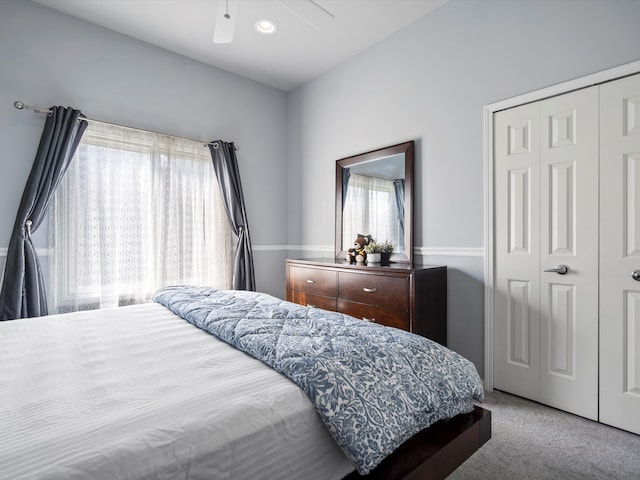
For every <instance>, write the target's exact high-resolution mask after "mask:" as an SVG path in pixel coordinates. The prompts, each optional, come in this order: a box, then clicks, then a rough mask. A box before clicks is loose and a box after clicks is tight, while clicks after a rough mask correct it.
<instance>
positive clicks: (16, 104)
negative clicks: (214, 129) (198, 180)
mask: <svg viewBox="0 0 640 480" xmlns="http://www.w3.org/2000/svg"><path fill="white" fill-rule="evenodd" d="M13 106H14V107H16V108H17V109H18V110H33V111H34V112H35V113H40V114H42V115H47V116H49V115H50V114H51V110H49V109H48V108H38V107H32V106H31V105H27V104H26V103H23V102H21V101H19V100H16V101H15V102H13ZM82 120H86V121H87V122H94V123H101V124H103V125H113V126H116V127H122V128H128V129H130V130H137V131H138V132H145V133H155V134H156V135H164V136H165V137H171V138H179V139H182V140H191V141H192V142H197V143H203V144H205V145H211V146H213V148H215V149H217V148H219V147H220V145H219V144H218V142H205V141H203V140H195V139H193V138H187V137H179V136H177V135H169V134H167V133H162V132H153V131H151V130H145V129H142V128H136V127H129V126H127V125H119V124H117V123H111V122H105V121H102V120H96V119H93V118H88V117H82ZM234 148H235V150H236V152H237V151H238V150H240V147H239V146H238V145H234Z"/></svg>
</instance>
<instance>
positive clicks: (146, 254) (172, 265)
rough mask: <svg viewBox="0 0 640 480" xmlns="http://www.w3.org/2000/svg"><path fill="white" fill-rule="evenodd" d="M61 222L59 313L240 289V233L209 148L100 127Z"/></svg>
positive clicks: (58, 202) (61, 193)
mask: <svg viewBox="0 0 640 480" xmlns="http://www.w3.org/2000/svg"><path fill="white" fill-rule="evenodd" d="M51 216H52V218H50V222H49V225H50V228H51V232H50V244H51V248H52V250H53V255H52V256H51V259H52V261H51V264H50V277H51V282H50V283H51V285H50V287H49V303H50V304H51V305H50V308H51V311H52V312H58V313H60V312H65V311H73V310H83V309H94V308H105V307H112V306H121V305H128V304H134V303H143V302H148V301H150V299H151V296H152V295H153V293H154V292H155V290H157V289H158V288H160V287H162V286H166V285H177V284H192V285H194V284H195V285H207V286H211V287H214V288H219V289H226V288H231V278H232V266H233V245H232V238H231V237H232V233H231V227H230V226H229V222H228V220H227V217H226V214H225V210H224V206H223V203H222V198H221V195H220V191H219V187H218V183H217V180H216V177H215V173H214V170H213V164H212V161H211V155H210V153H209V150H208V148H207V147H206V146H205V145H203V144H201V143H198V142H194V141H191V140H186V139H178V138H174V137H168V136H164V135H159V134H154V133H149V132H142V131H139V130H134V129H129V128H125V127H120V126H115V125H109V124H102V123H98V122H91V123H90V124H89V127H88V128H87V130H86V131H85V133H84V136H83V138H82V141H81V143H80V145H79V147H78V150H77V152H76V154H75V156H74V158H73V160H72V162H71V165H70V166H69V170H68V172H67V173H66V175H65V177H64V179H63V181H62V183H61V185H60V187H59V188H58V190H57V192H56V196H55V201H54V205H53V208H52V209H51Z"/></svg>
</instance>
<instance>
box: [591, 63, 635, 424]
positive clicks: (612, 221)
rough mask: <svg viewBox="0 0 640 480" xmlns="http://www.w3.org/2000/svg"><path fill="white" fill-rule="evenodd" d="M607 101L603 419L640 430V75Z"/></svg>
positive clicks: (616, 86) (619, 84)
mask: <svg viewBox="0 0 640 480" xmlns="http://www.w3.org/2000/svg"><path fill="white" fill-rule="evenodd" d="M600 109H601V120H600V133H601V140H600V163H601V171H600V189H601V199H600V237H601V250H600V275H601V281H600V296H601V301H600V421H601V422H603V423H607V424H609V425H613V426H615V427H618V428H622V429H624V430H629V431H632V432H635V433H637V434H640V281H636V280H634V279H633V278H632V276H631V273H632V272H634V271H636V270H640V75H634V76H631V77H627V78H623V79H620V80H616V81H613V82H610V83H607V84H604V85H602V87H601V107H600Z"/></svg>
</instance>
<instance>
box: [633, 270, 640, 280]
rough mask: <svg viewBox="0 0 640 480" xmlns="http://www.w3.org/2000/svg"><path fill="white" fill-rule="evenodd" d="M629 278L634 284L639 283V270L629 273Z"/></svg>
mask: <svg viewBox="0 0 640 480" xmlns="http://www.w3.org/2000/svg"><path fill="white" fill-rule="evenodd" d="M631 278H633V279H634V280H635V281H636V282H640V270H634V271H633V272H631Z"/></svg>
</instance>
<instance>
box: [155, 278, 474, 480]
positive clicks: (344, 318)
mask: <svg viewBox="0 0 640 480" xmlns="http://www.w3.org/2000/svg"><path fill="white" fill-rule="evenodd" d="M154 301H156V302H158V303H160V304H162V305H164V306H165V307H167V308H169V309H170V310H172V311H173V312H174V313H176V314H177V315H179V316H181V317H182V318H184V319H185V320H187V321H189V322H190V323H192V324H194V325H195V326H197V327H199V328H201V329H203V330H206V331H208V332H210V333H212V334H213V335H215V336H217V337H219V338H220V339H222V340H224V341H225V342H227V343H229V344H231V345H233V346H234V347H236V348H238V349H239V350H242V351H244V352H246V353H248V354H250V355H252V356H254V357H255V358H257V359H259V360H261V361H263V362H264V363H266V364H267V365H269V366H270V367H272V368H274V369H275V370H277V371H278V372H280V373H282V374H284V375H286V376H287V377H288V378H290V379H291V380H292V381H293V382H295V383H296V384H297V385H299V386H300V388H302V390H304V392H305V393H306V394H307V395H308V396H309V398H310V399H311V401H312V402H313V404H314V406H315V408H316V410H317V411H318V413H319V414H320V417H321V418H322V420H323V421H324V423H325V425H326V426H327V429H328V430H329V432H330V433H331V435H332V436H333V437H334V439H335V440H336V442H337V443H338V445H340V447H341V448H342V450H343V451H344V452H345V454H346V455H347V456H348V457H349V458H350V459H351V461H352V462H353V463H354V465H355V467H356V469H357V471H358V472H359V473H360V474H363V475H364V474H367V473H368V472H370V471H371V470H372V469H373V468H375V467H376V465H378V464H379V463H380V462H381V461H382V460H383V459H384V458H385V457H386V456H387V455H389V454H390V453H392V452H393V451H394V450H395V449H396V448H397V447H399V446H400V445H401V444H402V443H403V442H404V441H406V440H408V439H409V438H410V437H412V436H413V435H414V434H416V433H417V432H418V431H420V430H422V429H424V428H427V427H428V426H430V425H431V424H433V423H435V422H436V421H438V420H440V419H443V418H450V417H453V416H455V415H457V414H459V413H467V412H470V411H471V410H472V409H473V404H472V399H476V400H479V401H482V399H483V395H484V393H483V389H482V383H481V381H480V378H479V376H478V373H477V372H476V369H475V367H474V365H473V364H472V363H471V362H470V361H468V360H466V359H465V358H463V357H462V356H460V355H459V354H457V353H455V352H453V351H451V350H449V349H447V348H446V347H443V346H442V345H439V344H437V343H435V342H432V341H430V340H428V339H426V338H424V337H420V336H418V335H414V334H412V333H409V332H405V331H403V330H398V329H395V328H390V327H385V326H382V325H377V324H373V323H368V322H364V321H362V320H357V319H355V318H353V317H350V316H348V315H344V314H341V313H337V312H329V311H326V310H321V309H317V308H312V307H305V306H302V305H297V304H294V303H290V302H285V301H283V300H280V299H277V298H275V297H272V296H270V295H267V294H263V293H256V292H246V291H220V290H213V289H210V288H202V287H187V286H181V287H167V288H163V289H160V290H158V291H157V292H156V294H155V295H154Z"/></svg>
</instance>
